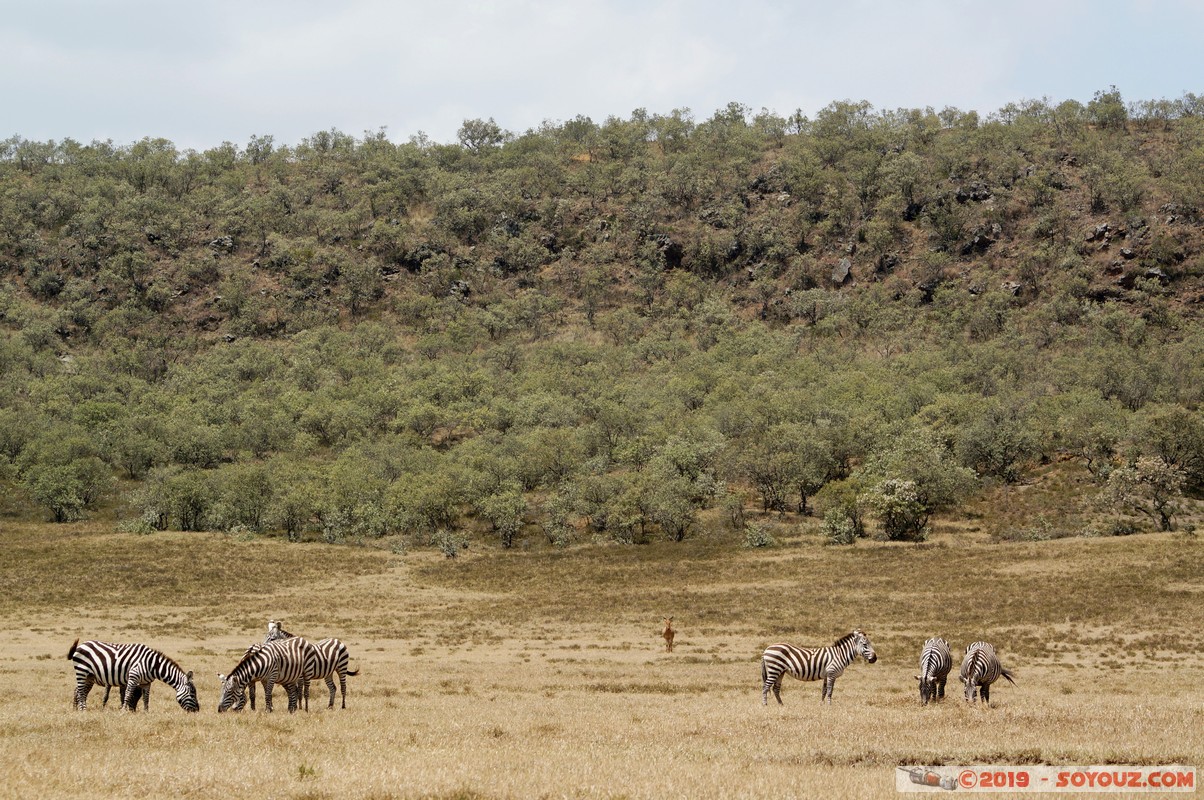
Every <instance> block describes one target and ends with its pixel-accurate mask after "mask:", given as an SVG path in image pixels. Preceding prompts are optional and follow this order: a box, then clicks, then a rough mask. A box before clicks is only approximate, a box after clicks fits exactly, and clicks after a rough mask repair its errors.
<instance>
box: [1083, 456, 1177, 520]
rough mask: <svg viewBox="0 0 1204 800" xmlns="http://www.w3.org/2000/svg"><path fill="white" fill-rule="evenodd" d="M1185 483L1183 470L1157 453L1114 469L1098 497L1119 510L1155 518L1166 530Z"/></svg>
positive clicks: (1175, 511)
mask: <svg viewBox="0 0 1204 800" xmlns="http://www.w3.org/2000/svg"><path fill="white" fill-rule="evenodd" d="M1186 482H1187V477H1186V476H1185V475H1184V473H1183V470H1181V469H1179V468H1178V467H1176V466H1174V465H1173V464H1168V463H1167V462H1166V461H1164V460H1162V459H1161V458H1159V457H1157V456H1143V457H1141V458H1139V459H1137V461H1136V462H1135V463H1134V464H1133V465H1131V466H1127V467H1119V468H1117V469H1114V470H1113V471H1112V474H1111V475H1109V476H1108V483H1107V484H1106V485H1105V486H1104V489H1103V492H1102V493H1101V495H1100V499H1101V501H1102V502H1103V503H1105V504H1107V505H1110V506H1113V507H1115V508H1118V509H1120V510H1122V511H1127V512H1136V513H1139V514H1144V515H1146V516H1148V517H1150V518H1152V519H1155V520H1157V521H1158V529H1159V530H1162V531H1169V530H1171V529H1172V527H1173V525H1172V519H1173V517H1174V515H1175V514H1176V513H1177V512H1178V511H1179V505H1178V503H1179V498H1181V497H1182V496H1183V486H1184V484H1185V483H1186Z"/></svg>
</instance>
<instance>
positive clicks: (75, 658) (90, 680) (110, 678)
mask: <svg viewBox="0 0 1204 800" xmlns="http://www.w3.org/2000/svg"><path fill="white" fill-rule="evenodd" d="M67 658H68V659H69V660H70V661H72V662H73V663H74V664H75V707H76V708H77V709H79V710H80V711H86V710H87V708H88V694H89V693H90V692H91V691H92V687H93V686H96V685H100V686H104V687H105V688H106V692H105V699H106V700H107V699H108V691H107V690H108V689H109V688H111V687H113V686H120V687H121V688H122V699H121V705H122V707H123V708H128V709H129V710H130V711H137V710H138V698H139V697H142V698H143V703H144V707H146V708H149V706H150V703H149V699H148V698H147V692H149V691H150V685H151V683H153V682H154V681H156V680H161V681H163V682H164V683H166V684H168V685H169V686H171V687H172V688H174V689H175V690H176V702H178V703H179V704H180V708H183V709H184V710H185V711H199V710H200V708H201V707H200V704H199V703H198V702H197V696H196V685H195V684H194V683H193V682H192V673H191V672H187V673H186V672H184V670H182V669H180V665H179V664H177V663H176V662H175V661H173V660H172V659H170V658H168V657H167V656H165V655H164V654H163V653H160V652H159V651H158V650H155V649H153V648H150V647H147V646H146V645H144V644H111V643H109V642H97V641H88V642H84V643H82V644H81V643H80V641H79V639H76V640H75V641H74V642H73V643H72V645H71V649H70V650H68V651H67Z"/></svg>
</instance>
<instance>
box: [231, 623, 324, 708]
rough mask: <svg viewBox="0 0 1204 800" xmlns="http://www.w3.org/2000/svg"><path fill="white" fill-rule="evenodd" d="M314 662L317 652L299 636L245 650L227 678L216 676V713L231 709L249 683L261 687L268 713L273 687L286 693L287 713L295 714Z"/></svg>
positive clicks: (315, 661)
mask: <svg viewBox="0 0 1204 800" xmlns="http://www.w3.org/2000/svg"><path fill="white" fill-rule="evenodd" d="M317 659H318V651H317V648H315V647H314V646H313V645H312V644H310V643H309V642H308V641H307V640H305V639H303V638H301V637H300V636H294V637H292V638H290V639H282V640H279V641H274V642H269V643H268V644H265V645H262V646H260V645H253V646H252V647H249V648H247V653H246V655H244V656H243V658H242V660H241V661H239V662H238V664H237V665H236V666H235V667H234V669H232V670H231V671H230V674H229V675H225V676H222V675H219V677H220V678H221V679H222V695H221V699H220V700H219V701H218V706H217V710H218V713H221V712H223V711H227V710H229V709H230V708H231V707H232V706H234V705H235V704H236V703H237V702H238V699H239V697H240V696H242V695H243V693H244V691H245V690H246V688H247V685H248V684H250V683H251V682H252V681H259V682H261V683H262V684H263V703H264V706H265V707H266V708H267V710H268V711H269V712H270V711H271V710H272V688H273V686H274V685H275V684H277V683H278V684H280V685H282V686H284V688H285V690H286V691H287V692H288V710H289V712H290V713H292V712H294V711H296V710H297V707H298V705H299V701H300V699H301V687H302V684H303V682H304V681H305V680H307V679H308V678H309V676H310V675H312V674H313V673H314V670H316V669H317Z"/></svg>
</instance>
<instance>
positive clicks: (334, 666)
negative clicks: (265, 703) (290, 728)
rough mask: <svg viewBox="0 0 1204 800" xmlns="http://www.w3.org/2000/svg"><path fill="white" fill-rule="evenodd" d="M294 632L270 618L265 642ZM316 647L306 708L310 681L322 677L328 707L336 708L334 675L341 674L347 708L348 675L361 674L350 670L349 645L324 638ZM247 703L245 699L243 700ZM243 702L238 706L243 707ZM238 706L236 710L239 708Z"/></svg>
mask: <svg viewBox="0 0 1204 800" xmlns="http://www.w3.org/2000/svg"><path fill="white" fill-rule="evenodd" d="M292 637H293V634H291V633H289V632H288V631H286V630H285V629H284V623H283V622H280V621H279V620H274V619H273V620H268V634H267V636H266V637H265V638H264V643H268V642H275V641H280V640H282V639H290V638H292ZM314 647H316V648H318V661H317V666H316V667H315V670H314V673H313V674H312V675H309V676H307V678H306V680H305V682H304V683H303V684H302V694H303V696H304V703H305V710H306V711H309V682H310V681H311V680H316V679H318V678H322V679H323V680H325V681H326V688H327V689H329V690H330V702H329V703H328V704H327V706H326V707H327V708H334V698H335V688H334V678H332V677H331V676H332V675H336V674H337V675H338V676H339V692H340V698H341V701H342V707H343V708H347V676H348V675H351V676H355V675H358V674H359V670H348V669H347V665H348V662H349V661H350V657H349V656H348V654H347V645H345V644H343V643H342V642H340V641H339V640H338V639H322V640H321V641H319V642H317V643H316V644H315V645H314ZM249 691H250V694H251V708H252V709H253V708H255V686H254V684H252V685H251V687H250V690H249ZM241 703H245V701H241ZM241 703H240V705H239V706H238V707H237V708H241ZM237 708H236V710H237Z"/></svg>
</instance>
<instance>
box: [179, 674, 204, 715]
mask: <svg viewBox="0 0 1204 800" xmlns="http://www.w3.org/2000/svg"><path fill="white" fill-rule="evenodd" d="M176 702H177V703H179V704H180V708H182V709H184V710H185V711H200V710H201V704H200V702H198V701H197V698H196V684H195V683H193V682H192V672H191V671H190V672H188V674H186V675H185V676H184V683H183V684H181V685H180V686H179V687H177V688H176Z"/></svg>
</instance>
